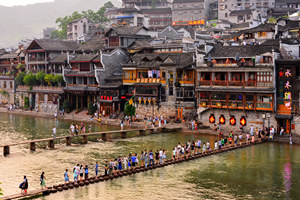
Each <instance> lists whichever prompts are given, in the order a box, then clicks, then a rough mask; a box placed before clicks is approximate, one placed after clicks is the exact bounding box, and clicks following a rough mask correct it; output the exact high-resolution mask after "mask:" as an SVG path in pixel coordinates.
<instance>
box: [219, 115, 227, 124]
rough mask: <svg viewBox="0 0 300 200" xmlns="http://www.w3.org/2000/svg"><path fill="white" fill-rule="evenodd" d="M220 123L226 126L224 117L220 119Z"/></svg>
mask: <svg viewBox="0 0 300 200" xmlns="http://www.w3.org/2000/svg"><path fill="white" fill-rule="evenodd" d="M219 122H220V124H225V122H226V119H225V117H224V115H221V117H220V118H219Z"/></svg>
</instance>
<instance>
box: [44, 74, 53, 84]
mask: <svg viewBox="0 0 300 200" xmlns="http://www.w3.org/2000/svg"><path fill="white" fill-rule="evenodd" d="M53 78H54V76H53V74H47V75H46V76H45V78H44V80H45V82H46V83H48V85H51V84H52V83H53Z"/></svg>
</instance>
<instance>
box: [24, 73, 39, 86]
mask: <svg viewBox="0 0 300 200" xmlns="http://www.w3.org/2000/svg"><path fill="white" fill-rule="evenodd" d="M23 82H24V83H25V85H27V86H34V85H35V84H36V76H35V74H32V73H31V72H30V73H29V74H27V75H26V76H25V77H24V79H23Z"/></svg>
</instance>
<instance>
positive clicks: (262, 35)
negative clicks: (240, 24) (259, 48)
mask: <svg viewBox="0 0 300 200" xmlns="http://www.w3.org/2000/svg"><path fill="white" fill-rule="evenodd" d="M257 35H258V37H267V32H258V33H257Z"/></svg>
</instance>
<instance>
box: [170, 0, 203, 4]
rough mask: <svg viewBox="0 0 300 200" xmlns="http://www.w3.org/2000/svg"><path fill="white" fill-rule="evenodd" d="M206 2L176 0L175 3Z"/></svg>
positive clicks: (199, 0) (200, 0)
mask: <svg viewBox="0 0 300 200" xmlns="http://www.w3.org/2000/svg"><path fill="white" fill-rule="evenodd" d="M192 2H204V0H174V1H173V3H192Z"/></svg>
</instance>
